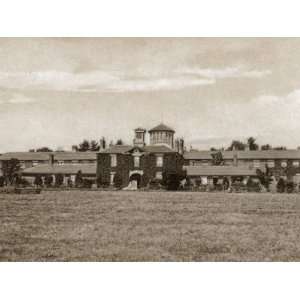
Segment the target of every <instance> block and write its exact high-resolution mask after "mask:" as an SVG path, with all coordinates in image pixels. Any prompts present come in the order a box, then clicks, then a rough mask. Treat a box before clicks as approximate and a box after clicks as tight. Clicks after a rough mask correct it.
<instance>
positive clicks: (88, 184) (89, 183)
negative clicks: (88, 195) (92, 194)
mask: <svg viewBox="0 0 300 300" xmlns="http://www.w3.org/2000/svg"><path fill="white" fill-rule="evenodd" d="M92 185H93V180H91V179H86V178H85V179H83V187H84V188H86V189H90V188H91V187H92Z"/></svg>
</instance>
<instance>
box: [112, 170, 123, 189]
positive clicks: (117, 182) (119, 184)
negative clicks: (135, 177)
mask: <svg viewBox="0 0 300 300" xmlns="http://www.w3.org/2000/svg"><path fill="white" fill-rule="evenodd" d="M122 184H123V180H122V177H121V176H120V175H119V174H118V173H117V174H115V176H114V187H115V188H118V189H119V188H121V187H122Z"/></svg>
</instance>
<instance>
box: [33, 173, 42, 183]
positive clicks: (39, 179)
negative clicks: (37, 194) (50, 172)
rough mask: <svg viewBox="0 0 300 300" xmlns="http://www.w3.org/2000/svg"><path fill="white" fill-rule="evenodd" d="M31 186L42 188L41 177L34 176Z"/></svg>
mask: <svg viewBox="0 0 300 300" xmlns="http://www.w3.org/2000/svg"><path fill="white" fill-rule="evenodd" d="M33 184H35V185H36V186H42V185H43V180H42V177H41V176H40V175H36V176H35V178H34V182H33Z"/></svg>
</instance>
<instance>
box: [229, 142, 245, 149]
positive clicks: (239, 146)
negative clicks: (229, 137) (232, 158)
mask: <svg viewBox="0 0 300 300" xmlns="http://www.w3.org/2000/svg"><path fill="white" fill-rule="evenodd" d="M234 149H235V150H245V144H244V143H243V142H241V141H238V140H233V141H232V142H231V145H230V146H229V147H228V148H227V150H228V151H232V150H234Z"/></svg>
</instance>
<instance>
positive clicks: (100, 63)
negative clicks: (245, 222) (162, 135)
mask: <svg viewBox="0 0 300 300" xmlns="http://www.w3.org/2000/svg"><path fill="white" fill-rule="evenodd" d="M299 62H300V39H299V38H298V39H297V38H269V39H267V38H0V153H3V152H8V151H27V150H29V149H32V148H38V147H42V146H48V147H50V148H53V149H57V148H58V147H59V148H63V149H65V150H70V149H71V146H72V145H73V144H78V143H80V142H81V141H82V140H83V139H84V138H86V139H96V140H99V139H100V138H101V137H102V136H105V137H106V139H107V141H110V140H116V139H118V138H122V140H123V141H125V142H126V143H132V139H133V129H134V128H136V127H140V126H142V127H145V128H146V129H151V128H152V127H154V126H156V125H158V124H159V123H161V122H163V123H165V124H166V125H169V126H171V127H173V128H174V130H175V131H176V136H177V137H183V138H184V139H185V143H186V145H187V146H188V147H190V145H192V147H193V148H197V149H201V150H204V149H209V148H210V147H212V146H213V147H226V146H228V145H229V144H230V142H231V140H233V139H239V140H242V141H245V140H246V139H247V137H249V136H253V137H255V138H256V139H257V142H258V143H259V144H266V143H269V144H271V145H273V146H280V145H285V146H287V147H288V148H296V147H298V146H300V63H299Z"/></svg>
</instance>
